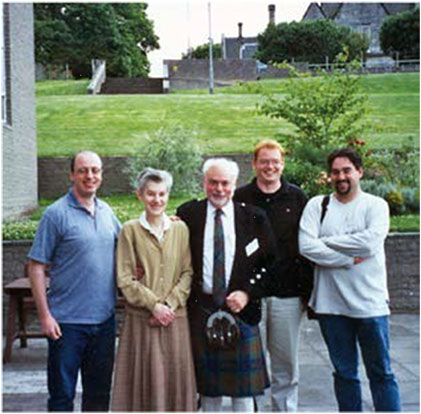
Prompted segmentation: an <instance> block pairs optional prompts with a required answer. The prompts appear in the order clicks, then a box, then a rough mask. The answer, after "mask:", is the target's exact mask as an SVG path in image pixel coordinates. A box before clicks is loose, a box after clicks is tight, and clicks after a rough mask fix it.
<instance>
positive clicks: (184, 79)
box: [164, 59, 288, 90]
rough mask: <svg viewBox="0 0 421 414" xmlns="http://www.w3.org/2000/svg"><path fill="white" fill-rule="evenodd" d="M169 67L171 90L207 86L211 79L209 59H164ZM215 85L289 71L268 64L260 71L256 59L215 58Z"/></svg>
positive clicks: (271, 76) (274, 76)
mask: <svg viewBox="0 0 421 414" xmlns="http://www.w3.org/2000/svg"><path fill="white" fill-rule="evenodd" d="M164 64H165V65H167V68H168V79H169V82H170V90H178V89H193V88H195V87H206V86H207V85H208V79H209V61H208V60H207V59H179V60H164ZM213 66H214V67H213V70H214V79H215V86H218V84H219V85H221V86H222V85H223V84H224V82H225V83H227V82H229V83H233V82H234V81H237V80H245V81H247V80H256V79H259V78H260V79H263V78H280V77H286V76H288V71H287V70H285V69H278V68H275V67H273V66H268V67H267V69H266V71H265V72H260V73H259V72H258V70H257V65H256V60H255V59H215V60H214V62H213Z"/></svg>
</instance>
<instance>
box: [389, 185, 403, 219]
mask: <svg viewBox="0 0 421 414" xmlns="http://www.w3.org/2000/svg"><path fill="white" fill-rule="evenodd" d="M385 199H386V201H387V203H388V204H389V208H390V213H391V214H392V215H395V216H397V215H399V214H401V213H402V211H403V197H402V194H401V192H400V191H398V190H392V191H390V192H389V193H387V194H386V197H385Z"/></svg>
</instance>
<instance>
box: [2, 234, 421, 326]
mask: <svg viewBox="0 0 421 414" xmlns="http://www.w3.org/2000/svg"><path fill="white" fill-rule="evenodd" d="M30 247H31V241H4V242H3V286H4V285H6V284H7V283H9V282H10V281H12V280H14V279H16V278H19V277H22V276H23V267H24V264H25V263H26V255H27V254H28V251H29V249H30ZM386 258H387V269H388V287H389V293H390V306H391V309H392V311H394V312H419V299H420V298H419V291H420V267H419V263H420V235H419V233H411V234H404V233H393V234H389V236H388V237H387V239H386ZM8 302H9V301H8V298H7V297H5V296H4V295H3V321H6V316H7V309H8ZM120 317H121V315H120ZM30 321H31V323H32V324H31V327H30V329H32V330H33V329H35V325H34V322H35V321H36V318H35V315H32V316H31V319H30ZM4 328H5V324H3V329H4Z"/></svg>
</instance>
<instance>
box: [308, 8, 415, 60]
mask: <svg viewBox="0 0 421 414" xmlns="http://www.w3.org/2000/svg"><path fill="white" fill-rule="evenodd" d="M416 4H417V3H366V2H364V3H311V4H310V5H309V6H308V8H307V10H306V12H305V13H304V16H303V20H317V19H330V20H333V21H334V22H336V23H338V24H340V25H342V26H347V27H350V28H351V29H353V30H356V31H358V32H360V33H363V34H364V35H365V36H366V37H367V38H368V40H369V48H368V57H369V58H375V57H377V56H382V55H383V52H382V50H381V48H380V39H379V33H380V27H381V25H382V23H383V20H384V19H385V18H386V17H388V16H391V15H393V14H396V13H401V12H403V11H406V10H410V9H411V8H414V7H415V6H416Z"/></svg>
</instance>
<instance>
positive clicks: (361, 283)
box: [299, 192, 390, 318]
mask: <svg viewBox="0 0 421 414" xmlns="http://www.w3.org/2000/svg"><path fill="white" fill-rule="evenodd" d="M322 200H323V196H316V197H314V198H312V199H311V200H310V201H309V202H308V203H307V205H306V207H305V209H304V211H303V215H302V217H301V221H300V230H299V247H300V253H301V254H302V255H303V256H305V257H307V258H308V259H310V260H312V261H313V262H314V263H316V267H315V277H314V288H313V293H312V295H311V298H310V306H311V307H312V308H313V309H314V310H315V312H316V313H327V314H334V315H345V316H350V317H355V318H367V317H375V316H383V315H388V314H389V313H390V311H389V306H388V302H389V295H388V291H387V279H386V259H385V253H384V241H385V239H386V236H387V234H388V231H389V207H388V205H387V203H386V201H384V200H383V199H382V198H380V197H376V196H373V195H371V194H368V193H365V192H360V193H359V194H358V196H357V197H356V198H355V199H354V200H352V201H350V202H348V203H341V202H340V201H338V200H337V199H336V197H334V196H333V194H331V195H330V200H329V204H328V207H327V212H326V215H325V218H324V220H323V223H322V225H320V217H321V211H322ZM355 257H362V258H364V259H365V260H364V261H363V262H362V263H359V264H356V265H354V258H355Z"/></svg>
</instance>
